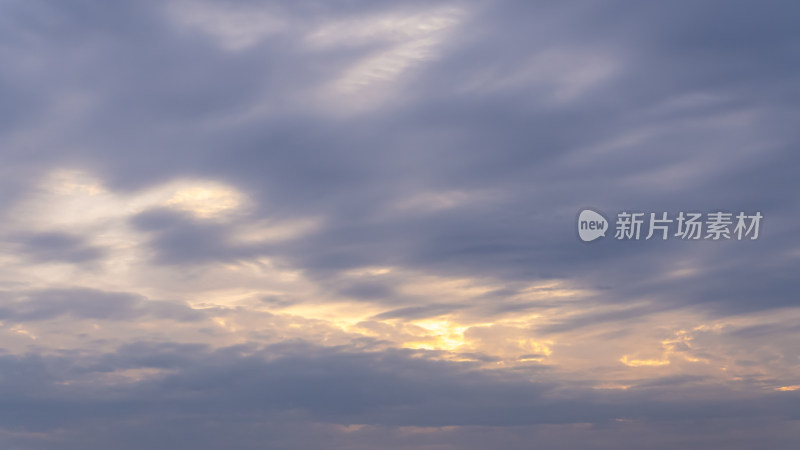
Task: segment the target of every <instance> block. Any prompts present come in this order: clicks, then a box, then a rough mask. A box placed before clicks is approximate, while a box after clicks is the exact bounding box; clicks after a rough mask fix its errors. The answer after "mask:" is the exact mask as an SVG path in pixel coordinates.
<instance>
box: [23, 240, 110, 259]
mask: <svg viewBox="0 0 800 450" xmlns="http://www.w3.org/2000/svg"><path fill="white" fill-rule="evenodd" d="M12 242H14V243H18V244H20V245H21V246H22V253H24V254H27V255H29V256H30V257H31V258H32V259H33V260H35V261H38V262H69V263H78V264H79V263H86V262H91V261H95V260H98V259H100V258H102V257H104V256H105V255H106V254H107V252H106V251H105V250H104V249H102V248H100V247H97V246H93V245H91V244H88V243H86V242H84V238H83V237H81V236H75V235H71V234H67V233H57V232H51V233H29V234H25V235H21V236H20V235H18V236H14V237H13V240H12Z"/></svg>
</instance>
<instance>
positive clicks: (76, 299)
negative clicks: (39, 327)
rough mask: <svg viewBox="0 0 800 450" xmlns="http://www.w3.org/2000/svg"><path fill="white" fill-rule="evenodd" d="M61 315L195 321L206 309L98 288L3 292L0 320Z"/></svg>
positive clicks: (114, 319) (19, 320)
mask: <svg viewBox="0 0 800 450" xmlns="http://www.w3.org/2000/svg"><path fill="white" fill-rule="evenodd" d="M60 317H70V318H73V319H103V320H113V321H119V320H136V319H144V318H157V319H167V320H176V321H180V322H192V321H199V320H203V319H205V318H206V317H207V311H201V310H196V309H192V308H191V307H189V306H188V305H186V304H185V303H181V302H173V301H163V300H149V299H147V298H145V297H143V296H141V295H137V294H130V293H124V292H105V291H99V290H95V289H80V288H72V289H47V290H36V291H5V292H2V293H0V320H3V321H11V322H33V321H41V320H49V319H55V318H60Z"/></svg>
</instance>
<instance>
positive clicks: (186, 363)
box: [0, 342, 798, 449]
mask: <svg viewBox="0 0 800 450" xmlns="http://www.w3.org/2000/svg"><path fill="white" fill-rule="evenodd" d="M419 356H424V354H423V355H420V354H419V352H413V351H395V350H392V351H386V352H377V353H376V352H370V353H364V352H352V351H349V350H348V349H346V348H339V349H336V348H320V347H314V346H310V345H308V344H305V343H302V342H296V343H284V344H280V345H277V346H273V347H267V348H258V347H252V346H239V347H229V348H221V349H217V350H211V349H209V348H206V347H203V346H197V345H179V344H171V343H138V344H130V345H127V346H124V347H122V348H119V349H118V351H116V352H115V353H110V354H104V355H96V356H81V355H79V354H72V355H69V354H67V355H63V356H39V355H27V356H10V355H9V356H2V357H0V365H2V367H3V373H4V374H7V375H6V376H4V378H3V380H2V382H0V390H2V391H3V392H5V398H6V402H7V404H9V405H13V407H11V408H8V409H4V410H3V412H2V413H0V416H2V419H3V423H4V424H5V426H6V427H10V428H14V429H17V430H23V431H25V432H33V431H38V432H40V433H43V434H44V436H50V437H47V438H44V441H39V439H41V438H39V439H37V437H36V436H35V435H32V436H30V437H29V438H28V439H20V442H21V444H20V445H21V446H20V447H19V448H43V447H41V446H42V445H45V443H46V442H49V443H50V444H51V445H56V446H58V448H73V447H75V446H77V445H79V444H82V445H84V446H85V447H84V448H89V449H93V448H106V447H107V446H108V445H110V442H111V441H110V440H109V439H113V436H115V435H117V433H121V434H123V435H127V434H128V433H130V432H132V431H134V430H138V431H139V432H140V434H138V435H137V436H133V435H131V436H130V437H129V438H128V439H126V440H125V441H124V443H120V444H119V445H121V447H120V448H140V447H141V446H142V445H153V446H154V448H170V446H171V445H174V444H173V440H172V439H173V437H174V436H178V435H183V439H182V441H181V442H182V445H190V446H192V447H193V448H213V444H212V443H211V442H218V441H219V440H220V439H223V438H224V439H234V441H233V442H237V444H235V445H239V444H238V442H239V441H238V440H237V438H236V436H235V435H233V434H230V433H231V430H233V431H234V432H236V431H238V430H240V428H241V427H245V428H247V427H249V426H251V425H255V424H257V423H262V424H263V421H265V420H268V421H272V420H274V419H273V417H275V416H276V415H277V414H278V413H282V414H283V415H284V420H285V419H286V418H291V419H290V423H291V422H292V421H298V420H300V421H312V422H318V421H322V422H324V423H337V424H342V425H348V424H365V425H378V426H389V427H392V426H416V427H441V426H488V425H491V426H512V425H513V426H523V425H534V424H570V423H572V424H577V423H596V424H598V425H603V424H606V423H612V424H613V423H614V421H613V419H615V418H616V419H626V420H631V421H637V422H639V423H644V424H647V423H651V424H657V423H659V422H662V421H687V420H690V421H697V420H700V421H708V422H709V424H712V423H717V422H719V421H731V422H735V421H738V420H748V419H757V418H764V417H770V418H772V419H773V420H775V421H782V420H791V419H796V418H797V417H796V416H797V407H798V403H797V402H798V396H797V395H794V394H792V393H789V394H788V395H770V396H767V397H762V398H759V399H754V398H748V397H747V396H742V395H741V394H735V393H733V392H727V393H726V395H727V396H729V397H728V398H727V399H725V400H720V399H719V398H724V397H725V396H718V397H717V399H714V398H713V397H711V396H709V395H708V394H709V392H708V389H709V388H708V386H705V385H703V383H702V381H703V380H702V379H699V378H670V379H663V380H657V381H653V382H650V383H648V384H646V385H642V386H639V387H638V388H636V389H634V390H633V391H630V392H624V393H614V394H600V393H597V392H588V391H585V390H582V389H577V390H575V389H573V390H572V391H571V392H560V391H559V390H558V389H557V388H556V386H555V385H553V384H552V383H547V382H531V381H527V380H526V377H524V376H520V374H515V373H511V372H494V373H491V372H489V373H486V372H479V371H475V370H474V369H475V366H474V365H473V364H467V363H452V362H443V361H432V360H429V359H427V358H424V357H422V358H420V357H419ZM131 369H151V370H152V369H157V370H163V371H164V372H160V373H159V372H156V373H154V374H153V375H150V376H149V377H146V378H145V379H143V380H140V381H133V380H128V381H126V380H124V379H122V378H118V379H114V378H113V375H114V374H116V373H119V372H118V371H121V370H131ZM103 376H106V378H103ZM92 377H95V379H96V381H94V382H89V383H86V382H81V380H87V379H92ZM108 377H112V378H108ZM676 386H682V387H681V389H682V392H683V393H684V394H685V395H691V396H693V398H692V399H691V400H683V401H675V400H671V399H669V398H665V397H664V393H665V391H664V390H663V389H664V388H672V389H674V388H675V387H676ZM716 394H723V393H722V392H716ZM280 420H281V419H278V421H279V422H280ZM160 421H166V423H168V424H169V427H163V426H159V425H156V423H157V422H160ZM609 421H610V422H609ZM98 426H102V427H103V428H105V429H106V430H107V432H105V433H101V434H100V435H94V434H93V433H94V430H95V429H96V427H98ZM151 427H155V428H152V429H153V431H154V432H155V433H157V434H158V435H159V438H158V439H153V437H152V436H151V435H150V434H151V433H150V432H145V431H146V430H149V429H151ZM61 429H70V430H71V432H70V433H66V434H63V433H62V434H59V433H58V430H61ZM169 430H171V431H169ZM199 430H206V431H199ZM209 430H214V431H213V432H211V431H209ZM226 430H228V431H226ZM50 433H53V434H50ZM162 433H164V434H163V435H162ZM217 433H222V435H218V434H217ZM214 435H216V437H212V436H214ZM20 436H24V433H20ZM170 436H173V437H170ZM712 437H713V435H711V434H709V435H708V436H707V438H712ZM208 438H211V439H212V440H211V441H210V442H206V439H208ZM717 438H718V439H722V438H721V437H717ZM17 439H19V437H17ZM37 441H38V442H37ZM712 442H713V441H712ZM251 445H252V444H248V443H247V441H242V442H241V448H251ZM383 445H385V446H386V448H389V447H388V444H383ZM287 448H295V446H293V445H292V444H287ZM380 448H383V447H380ZM514 448H517V447H514ZM598 448H610V447H598ZM734 448H745V447H734Z"/></svg>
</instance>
